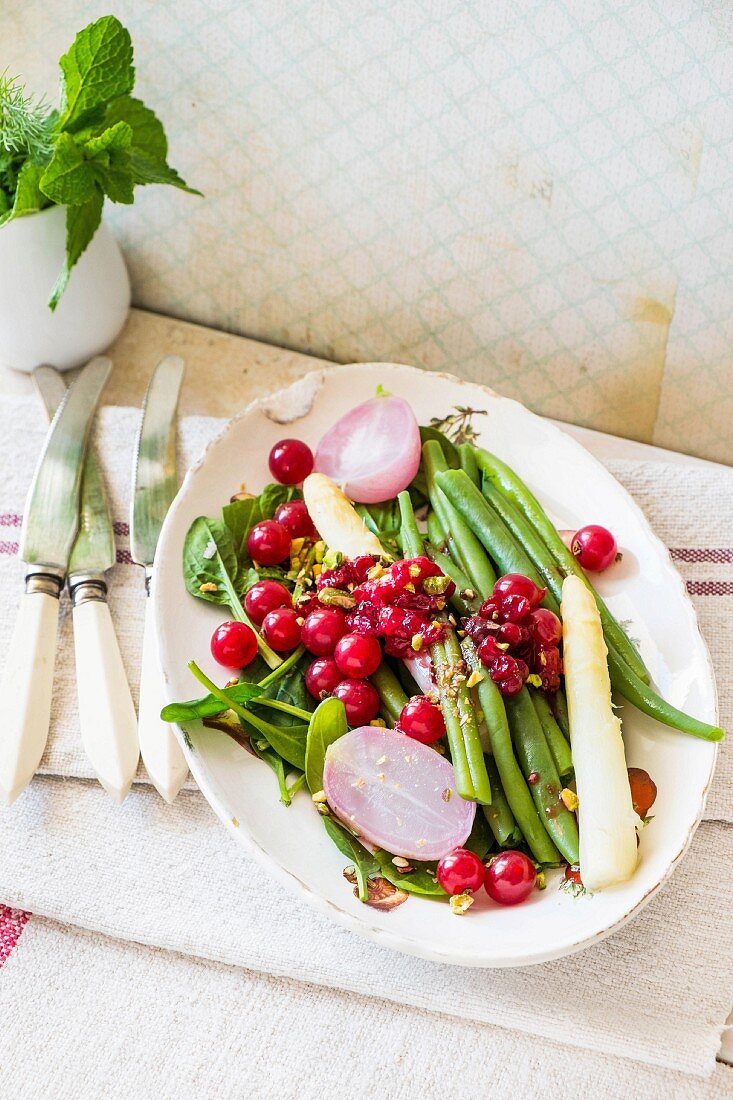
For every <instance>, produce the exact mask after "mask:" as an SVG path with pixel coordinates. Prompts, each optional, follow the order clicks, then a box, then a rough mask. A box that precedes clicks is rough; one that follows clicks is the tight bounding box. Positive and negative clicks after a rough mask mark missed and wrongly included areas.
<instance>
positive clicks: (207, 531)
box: [183, 516, 245, 621]
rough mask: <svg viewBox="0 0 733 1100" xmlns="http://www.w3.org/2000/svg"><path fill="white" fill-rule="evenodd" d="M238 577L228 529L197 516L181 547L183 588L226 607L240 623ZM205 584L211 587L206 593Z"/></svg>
mask: <svg viewBox="0 0 733 1100" xmlns="http://www.w3.org/2000/svg"><path fill="white" fill-rule="evenodd" d="M238 577H239V562H238V561H237V554H236V551H235V549H234V541H233V539H232V535H231V532H230V530H229V528H228V527H227V526H226V524H225V523H224V522H223V521H222V520H219V519H209V518H207V517H206V516H199V517H198V519H195V520H194V521H193V523H192V524H191V526H190V527H189V529H188V534H187V535H186V539H185V542H184V544H183V578H184V580H185V582H186V588H187V589H188V591H189V592H190V593H191V595H192V596H196V597H198V599H200V600H208V601H209V602H210V603H216V604H224V605H226V606H228V607H230V608H231V610H232V612H233V613H234V615H235V616H236V617H237V618H238V619H242V620H243V621H244V620H245V615H244V611H243V608H242V604H241V602H240V599H239V596H238V594H237V579H238ZM207 585H215V587H214V588H212V589H211V590H208V589H207ZM202 587H203V591H202Z"/></svg>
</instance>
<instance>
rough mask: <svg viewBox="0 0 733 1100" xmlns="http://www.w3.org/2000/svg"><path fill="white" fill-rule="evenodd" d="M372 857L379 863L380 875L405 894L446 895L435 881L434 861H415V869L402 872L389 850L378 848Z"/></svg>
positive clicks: (441, 896) (442, 896)
mask: <svg viewBox="0 0 733 1100" xmlns="http://www.w3.org/2000/svg"><path fill="white" fill-rule="evenodd" d="M374 858H375V859H376V860H377V862H378V863H379V870H380V872H381V873H382V876H383V877H384V878H386V879H387V881H388V882H391V883H392V885H393V886H398V887H399V888H400V890H404V891H405V893H406V894H423V895H424V896H426V897H435V898H438V897H440V898H445V897H447V896H448V895H447V894H446V892H445V890H444V889H443V887H442V886H441V885H440V883H439V882H436V881H435V867H436V864H435V863H415V864H414V867H415V870H414V871H410V872H409V873H408V874H404V872H402V871H400V869H399V867H395V865H394V863H393V862H392V856H391V855H390V853H389V852H385V851H383V850H382V849H381V848H380V849H378V850H377V851H376V852H375V853H374Z"/></svg>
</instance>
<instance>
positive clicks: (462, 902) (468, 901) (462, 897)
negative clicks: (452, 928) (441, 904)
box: [450, 894, 474, 917]
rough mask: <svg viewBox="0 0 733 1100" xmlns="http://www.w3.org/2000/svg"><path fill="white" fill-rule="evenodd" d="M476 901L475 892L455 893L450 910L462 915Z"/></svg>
mask: <svg viewBox="0 0 733 1100" xmlns="http://www.w3.org/2000/svg"><path fill="white" fill-rule="evenodd" d="M473 902H474V897H473V894H455V895H454V896H453V897H452V898H451V899H450V911H451V913H455V914H456V916H459V917H462V916H463V914H464V913H467V912H468V910H469V909H470V908H471V906H472V905H473Z"/></svg>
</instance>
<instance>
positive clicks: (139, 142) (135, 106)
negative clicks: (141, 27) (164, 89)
mask: <svg viewBox="0 0 733 1100" xmlns="http://www.w3.org/2000/svg"><path fill="white" fill-rule="evenodd" d="M59 64H60V68H61V105H60V109H59V111H58V112H48V113H46V111H45V109H44V112H42V113H39V111H38V108H37V107H36V106H34V105H33V101H32V100H30V99H28V100H26V101H22V100H21V101H20V102H21V103H23V102H25V103H27V105H28V106H27V110H28V112H29V113H30V112H31V111H35V114H34V116H33V119H29V122H28V125H27V126H26V129H25V131H24V133H32V132H33V127H31V126H30V122H31V121H33V122H34V124H35V123H38V119H40V121H41V122H44V123H46V121H47V124H45V125H44V128H43V137H44V140H43V142H41V141H37V142H35V143H31V142H29V141H25V142H24V143H23V144H22V145H21V143H19V142H16V144H15V146H13V145H12V142H11V138H12V135H11V134H9V133H8V132H7V128H6V127H4V126H3V115H2V112H1V111H0V149H3V137H6V138H7V141H6V142H5V146H4V151H3V157H4V158H5V162H7V163H6V164H5V163H3V164H0V169H5V178H6V179H7V180H11V181H12V186H8V185H5V187H3V175H2V172H0V226H2V225H4V224H5V223H6V222H7V221H10V220H11V219H12V218H16V217H20V216H22V215H26V214H31V213H35V212H37V211H39V210H43V209H45V208H46V207H48V206H50V205H52V204H55V205H58V206H65V207H66V208H67V213H66V259H65V262H64V266H63V268H62V270H61V272H60V274H59V277H58V279H57V280H56V285H55V286H54V288H53V290H52V293H51V298H50V300H49V306H50V307H51V309H55V308H56V306H57V304H58V301H59V298H60V297H61V295H62V294H63V292H64V289H65V287H66V284H67V283H68V280H69V275H70V274H71V271H72V269H73V267H74V264H76V262H77V261H78V259H79V257H80V256H81V255H82V253H83V252H84V250H85V249H86V248H87V247H88V245H89V243H90V242H91V240H92V238H93V237H94V234H95V233H96V231H97V229H98V227H99V224H100V222H101V220H102V207H103V205H104V200H105V198H108V199H110V201H111V202H115V203H125V204H129V203H132V202H133V201H134V197H135V195H134V189H135V187H136V186H139V185H140V186H142V185H145V184H150V183H164V184H169V185H170V186H173V187H178V188H180V189H181V190H183V191H188V192H189V193H191V194H194V195H200V194H201V192H200V191H196V190H195V189H194V188H191V187H188V186H187V184H186V183H185V181H184V180H183V179H182V178H181V177H180V176H179V175H178V173H177V172H176V170H175V169H174V168H171V166H170V165H169V164H168V161H167V156H168V142H167V139H166V136H165V131H164V129H163V125H162V123H161V122H160V120H159V119H158V118H157V117H156V115H155V114H154V112H153V111H151V109H150V108H149V107H146V106H145V104H144V103H143V102H142V101H141V100H139V99H135V98H134V97H133V96H131V95H130V93H131V92H132V90H133V88H134V85H135V68H134V65H133V49H132V41H131V39H130V35H129V33H128V31H127V30H126V29H125V27H123V26H122V24H121V23H120V21H119V19H116V18H115V16H113V15H105V16H103V17H102V18H101V19H97V20H96V21H95V22H94V23H90V24H89V26H87V27H85V28H84V29H83V30H82V31H80V32H79V34H77V36H76V38H75V39H74V42H73V44H72V46H71V48H70V49H69V50H68V52H67V53H65V54H64V56H63V57H62V58H61V60H60V62H59ZM6 83H7V82H6ZM8 87H9V88H10V89H11V90H12V91H13V94H14V95H15V96H16V99H17V96H18V89H17V85H16V84H8ZM1 106H2V103H0V107H1ZM36 116H38V118H36ZM16 119H17V111H16V114H15V116H14V120H16ZM39 125H40V123H39ZM16 128H17V127H16ZM36 128H37V127H36ZM8 144H10V145H11V147H10V148H8V147H7V146H8ZM0 159H2V158H0Z"/></svg>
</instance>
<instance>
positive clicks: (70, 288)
mask: <svg viewBox="0 0 733 1100" xmlns="http://www.w3.org/2000/svg"><path fill="white" fill-rule="evenodd" d="M65 249H66V208H65V207H63V206H51V207H49V208H48V209H47V210H42V211H41V212H40V213H38V214H28V215H26V217H22V218H16V219H15V220H14V221H11V222H8V224H7V225H5V226H3V227H2V229H0V365H2V366H5V367H12V368H13V369H14V370H19V371H31V370H33V369H34V367H37V366H39V364H41V363H52V364H53V366H55V367H57V368H58V369H59V370H70V369H71V368H72V367H78V366H80V365H81V364H82V363H85V362H86V361H87V360H89V359H91V358H92V356H94V355H97V354H99V352H102V351H104V350H105V348H107V347H108V346H109V345H110V344H111V343H112V341H113V340H114V338H115V336H117V334H118V332H119V331H120V329H121V328H122V326H123V325H124V323H125V319H126V317H127V313H128V310H129V308H130V280H129V278H128V275H127V268H126V267H125V261H124V260H123V258H122V253H121V252H120V249H119V246H118V244H117V242H116V240H115V239H114V237H113V236H112V234H111V233H110V232H109V230H108V229H107V228H106V227H105V225H104V224H102V225H100V227H99V229H98V230H97V232H96V233H95V235H94V238H93V240H92V242H91V244H90V245H89V247H88V248H87V250H86V252H84V254H83V255H82V257H81V259H80V260H79V262H78V263H77V264H76V266H75V267H74V268H73V270H72V272H71V277H70V279H69V282H68V285H67V287H66V290H65V291H64V293H63V294H62V295H61V300H60V301H59V304H58V306H57V307H56V310H55V311H54V312H51V310H50V309H49V307H48V299H49V297H50V296H51V290H52V288H53V286H54V283H55V282H56V279H57V277H58V274H59V272H60V271H61V268H62V266H63V263H64V256H65Z"/></svg>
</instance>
